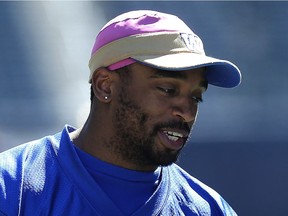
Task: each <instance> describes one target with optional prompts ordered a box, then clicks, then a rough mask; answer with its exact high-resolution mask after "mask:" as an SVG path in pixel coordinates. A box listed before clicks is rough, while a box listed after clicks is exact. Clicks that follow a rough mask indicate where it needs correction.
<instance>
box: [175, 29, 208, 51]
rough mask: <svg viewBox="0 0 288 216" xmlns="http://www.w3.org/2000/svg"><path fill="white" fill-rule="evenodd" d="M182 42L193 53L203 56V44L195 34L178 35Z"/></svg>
mask: <svg viewBox="0 0 288 216" xmlns="http://www.w3.org/2000/svg"><path fill="white" fill-rule="evenodd" d="M180 36H181V38H182V40H183V41H184V43H185V45H186V46H187V48H188V49H189V50H191V51H192V52H193V53H198V54H203V53H204V50H203V44H202V41H201V39H200V38H199V37H198V36H197V35H195V34H187V33H180Z"/></svg>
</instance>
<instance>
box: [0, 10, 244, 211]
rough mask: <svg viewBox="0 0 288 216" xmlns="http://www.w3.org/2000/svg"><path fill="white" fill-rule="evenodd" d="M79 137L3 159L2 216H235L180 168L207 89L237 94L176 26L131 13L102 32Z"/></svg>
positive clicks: (229, 68) (223, 68)
mask: <svg viewBox="0 0 288 216" xmlns="http://www.w3.org/2000/svg"><path fill="white" fill-rule="evenodd" d="M89 67H90V72H91V73H90V78H89V82H90V83H91V110H90V114H89V117H88V119H87V121H86V123H85V124H84V126H83V127H82V128H79V129H75V128H73V127H71V126H68V125H67V126H65V128H64V130H63V131H62V132H61V133H58V134H56V135H53V136H47V137H44V138H42V139H40V140H36V141H33V142H30V143H26V144H23V145H20V146H18V147H16V148H14V149H11V150H8V151H6V152H4V153H2V154H1V156H0V158H1V159H0V167H1V171H0V176H1V178H0V214H2V215H111V216H112V215H113V216H121V215H135V216H138V215H139V216H140V215H141V216H143V215H163V216H164V215H165V216H167V215H169V216H170V215H236V213H235V212H234V211H233V209H232V208H231V207H230V206H229V205H228V204H227V203H226V202H225V200H224V199H223V198H222V197H221V196H220V195H219V194H217V193H216V192H215V191H214V190H212V189H211V188H209V187H208V186H206V185H204V184H203V183H201V182H200V181H198V180H197V179H195V178H194V177H192V176H190V175H189V174H188V173H187V172H185V171H184V170H183V169H181V168H180V167H179V166H177V165H176V164H175V163H174V162H176V161H177V158H178V155H179V153H180V151H181V150H182V148H183V147H184V146H185V143H187V141H188V140H189V135H190V130H191V128H192V126H193V124H194V123H195V120H196V117H197V113H198V104H199V103H200V102H201V101H202V95H203V93H204V92H205V91H206V90H207V87H208V84H212V85H216V86H221V87H226V88H230V87H235V86H237V85H238V84H239V83H240V81H241V74H240V71H239V69H238V68H237V67H236V66H235V65H233V64H232V63H231V62H228V61H224V60H220V59H215V58H211V57H207V56H206V55H205V53H204V49H203V45H202V42H201V40H200V38H199V37H198V36H197V35H196V34H194V33H193V32H192V31H191V30H190V29H189V27H188V26H186V24H185V23H184V22H183V21H181V20H180V19H179V18H178V17H176V16H173V15H170V14H164V13H160V12H156V11H131V12H128V13H125V14H122V15H120V16H118V17H116V18H114V19H113V20H111V21H110V22H108V23H107V24H106V25H105V26H104V27H103V28H102V30H101V31H100V32H99V34H98V36H97V38H96V42H95V45H94V47H93V50H92V55H91V59H90V62H89Z"/></svg>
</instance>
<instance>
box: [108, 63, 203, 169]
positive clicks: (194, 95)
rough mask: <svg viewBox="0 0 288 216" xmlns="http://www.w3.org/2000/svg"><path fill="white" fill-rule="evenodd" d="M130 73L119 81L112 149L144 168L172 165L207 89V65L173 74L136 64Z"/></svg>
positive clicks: (173, 72) (185, 139) (124, 158)
mask: <svg viewBox="0 0 288 216" xmlns="http://www.w3.org/2000/svg"><path fill="white" fill-rule="evenodd" d="M128 73H130V74H129V75H128V80H126V81H125V80H124V79H125V75H124V78H122V79H119V85H118V90H117V92H118V95H117V98H118V100H117V102H116V105H115V112H114V114H115V115H114V118H113V121H114V125H115V136H114V137H113V138H112V139H111V140H110V141H111V142H110V147H111V148H112V149H113V151H114V152H116V153H117V154H118V155H120V157H121V158H122V159H123V160H125V161H127V162H129V163H133V164H135V165H137V166H139V167H156V166H159V165H163V166H166V165H169V164H171V163H173V162H175V161H176V160H177V158H178V156H179V153H180V151H181V149H182V148H183V147H184V145H185V143H186V141H187V140H188V137H189V134H190V130H191V128H192V126H193V124H194V122H195V120H196V116H197V111H198V103H199V102H200V101H201V100H202V93H203V92H204V91H205V90H206V89H207V81H206V79H205V78H204V69H203V68H200V69H194V70H189V71H182V72H180V71H176V72H175V71H170V72H168V71H162V70H156V69H154V68H150V67H147V66H144V65H141V64H138V63H135V64H132V65H131V66H130V71H129V72H128ZM126 79H127V77H126Z"/></svg>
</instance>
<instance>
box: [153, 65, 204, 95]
mask: <svg viewBox="0 0 288 216" xmlns="http://www.w3.org/2000/svg"><path fill="white" fill-rule="evenodd" d="M150 78H174V79H180V80H186V79H187V73H184V72H182V71H169V70H161V69H157V70H156V71H155V72H154V74H153V75H152V76H151V77H150ZM200 87H202V88H203V89H204V91H206V90H207V89H208V81H207V80H203V81H201V83H200Z"/></svg>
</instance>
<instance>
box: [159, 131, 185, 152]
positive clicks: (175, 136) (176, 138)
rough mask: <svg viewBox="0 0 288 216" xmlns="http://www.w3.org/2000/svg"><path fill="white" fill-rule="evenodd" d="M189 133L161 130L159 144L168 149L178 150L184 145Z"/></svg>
mask: <svg viewBox="0 0 288 216" xmlns="http://www.w3.org/2000/svg"><path fill="white" fill-rule="evenodd" d="M188 135H189V133H187V132H186V131H183V130H177V129H161V130H159V131H158V136H159V138H160V141H161V143H162V144H163V145H164V146H165V147H166V148H168V149H172V150H179V149H181V148H182V147H183V145H184V144H185V142H186V140H187V137H188Z"/></svg>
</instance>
